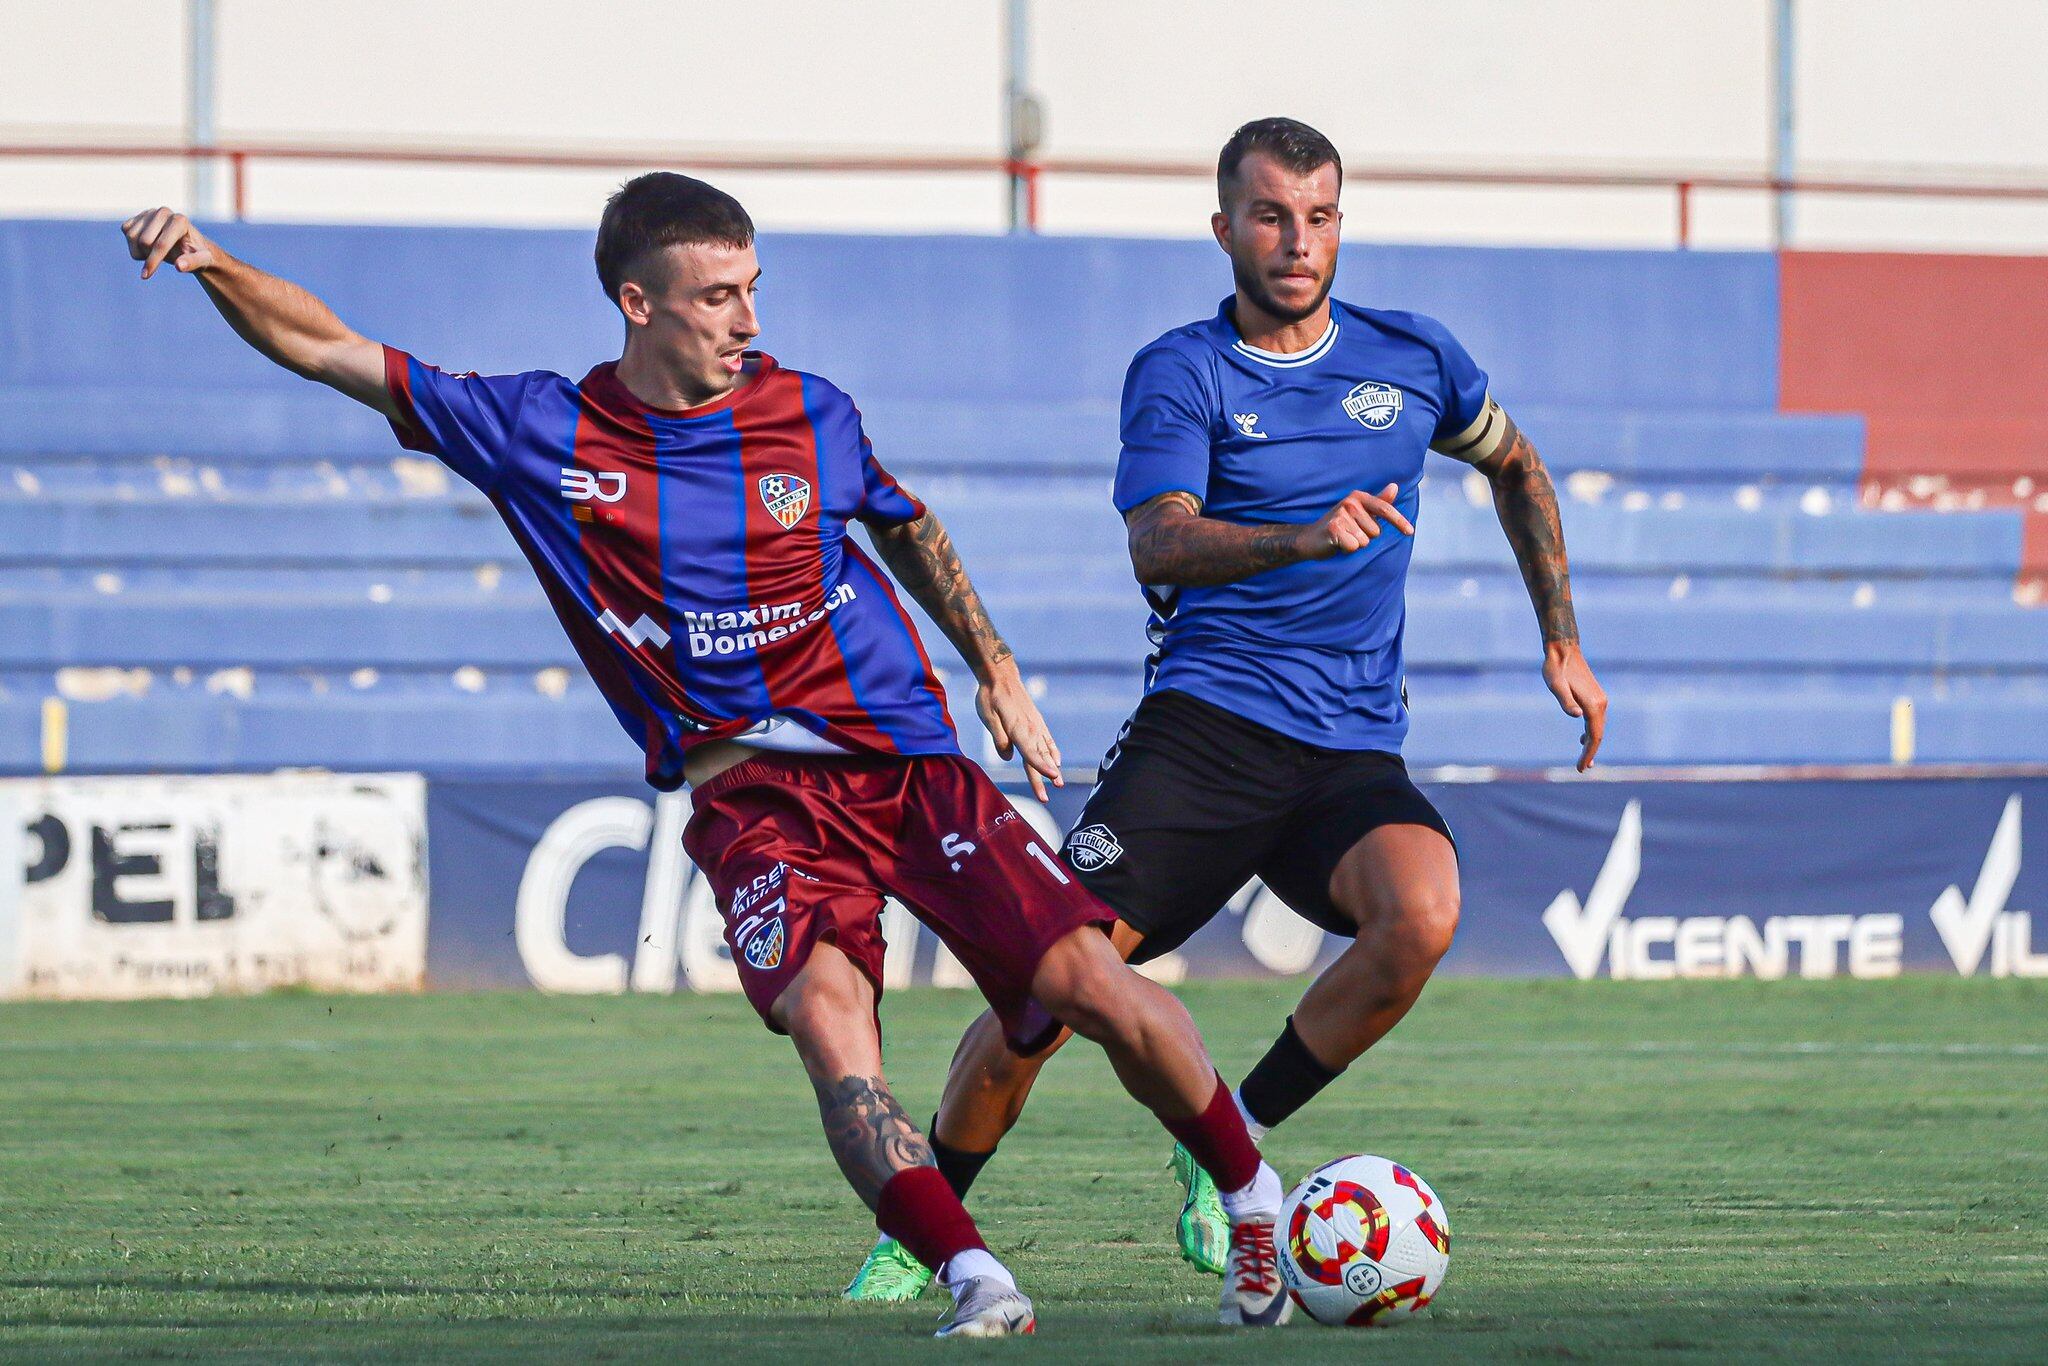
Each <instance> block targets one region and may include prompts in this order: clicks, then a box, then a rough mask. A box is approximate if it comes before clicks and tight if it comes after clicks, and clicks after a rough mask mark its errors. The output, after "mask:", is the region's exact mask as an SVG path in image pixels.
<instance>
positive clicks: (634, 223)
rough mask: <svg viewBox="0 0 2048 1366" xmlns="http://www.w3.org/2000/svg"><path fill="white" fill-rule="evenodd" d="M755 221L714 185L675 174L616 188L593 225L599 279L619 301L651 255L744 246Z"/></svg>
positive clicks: (639, 179) (656, 174)
mask: <svg viewBox="0 0 2048 1366" xmlns="http://www.w3.org/2000/svg"><path fill="white" fill-rule="evenodd" d="M753 240H754V220H753V219H751V218H749V217H747V211H746V210H745V209H743V208H741V207H740V202H739V200H737V199H734V198H733V197H732V196H731V195H729V194H727V193H726V192H725V191H724V190H721V189H719V188H717V187H716V186H713V185H707V184H705V183H704V182H703V181H701V180H697V179H694V178H692V177H690V176H686V175H677V174H676V173H675V172H674V171H650V172H648V173H647V174H646V175H638V176H634V177H633V178H632V179H631V180H629V181H627V182H626V183H625V184H623V185H621V186H619V188H618V191H617V193H615V194H613V195H612V197H611V198H610V199H608V200H606V201H605V205H604V217H603V218H602V219H600V220H598V224H597V278H598V279H599V280H600V281H602V282H603V284H604V292H605V296H606V297H607V298H609V299H610V300H611V301H612V302H613V303H617V302H618V301H619V289H620V287H621V286H622V285H624V284H625V283H626V276H627V274H628V272H630V271H631V270H632V269H633V268H634V267H635V266H636V265H637V264H639V263H640V261H641V260H643V259H644V258H645V257H646V256H647V255H648V254H649V253H651V252H657V251H661V250H663V249H664V248H667V247H682V246H690V245H692V244H695V243H698V242H708V243H712V244H714V245H717V246H722V247H744V246H747V245H749V244H750V243H752V242H753Z"/></svg>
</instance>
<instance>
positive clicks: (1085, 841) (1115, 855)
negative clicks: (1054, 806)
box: [1066, 825, 1124, 873]
mask: <svg viewBox="0 0 2048 1366" xmlns="http://www.w3.org/2000/svg"><path fill="white" fill-rule="evenodd" d="M1066 852H1067V862H1069V863H1071V864H1073V865H1074V866H1075V867H1076V868H1078V869H1080V870H1081V871H1082V872H1084V873H1092V872H1094V871H1095V870H1096V869H1097V868H1106V867H1108V866H1109V865H1110V864H1112V863H1115V862H1116V861H1117V860H1118V859H1120V858H1122V857H1123V854H1124V847H1123V845H1122V844H1120V843H1118V842H1117V837H1116V836H1115V835H1114V834H1112V833H1110V829H1109V827H1108V826H1106V825H1084V826H1082V827H1081V828H1080V829H1079V830H1076V831H1075V832H1074V833H1073V834H1071V835H1069V836H1067V850H1066Z"/></svg>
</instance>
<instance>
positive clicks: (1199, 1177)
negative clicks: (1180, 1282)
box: [1173, 1143, 1230, 1276]
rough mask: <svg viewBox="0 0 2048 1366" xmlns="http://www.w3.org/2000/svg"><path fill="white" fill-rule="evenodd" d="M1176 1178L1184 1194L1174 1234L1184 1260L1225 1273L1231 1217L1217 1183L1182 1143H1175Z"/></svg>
mask: <svg viewBox="0 0 2048 1366" xmlns="http://www.w3.org/2000/svg"><path fill="white" fill-rule="evenodd" d="M1173 1179H1174V1180H1176V1181H1178V1182H1180V1188H1181V1190H1182V1191H1183V1192H1184V1193H1185V1197H1186V1198H1185V1199H1183V1200H1182V1201H1181V1206H1180V1220H1179V1222H1178V1223H1177V1224H1176V1225H1175V1226H1174V1233H1175V1235H1176V1236H1177V1237H1178V1238H1179V1240H1180V1257H1181V1260H1182V1261H1184V1262H1186V1263H1188V1264H1189V1265H1190V1266H1193V1267H1195V1268H1197V1269H1198V1270H1201V1271H1206V1272H1208V1273H1209V1274H1210V1275H1212V1276H1221V1275H1222V1274H1223V1259H1224V1258H1225V1257H1226V1256H1228V1255H1229V1253H1230V1220H1228V1219H1226V1218H1224V1217H1223V1202H1222V1201H1221V1200H1220V1199H1218V1198H1217V1196H1216V1183H1215V1182H1214V1181H1211V1180H1210V1179H1209V1173H1207V1172H1205V1171H1203V1170H1202V1169H1201V1168H1200V1167H1199V1166H1197V1165H1196V1164H1195V1159H1194V1155H1193V1154H1191V1153H1190V1152H1188V1150H1187V1149H1186V1148H1183V1147H1182V1146H1181V1145H1180V1144H1178V1143H1176V1144H1174V1145H1173Z"/></svg>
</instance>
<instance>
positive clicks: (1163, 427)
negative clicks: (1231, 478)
mask: <svg viewBox="0 0 2048 1366" xmlns="http://www.w3.org/2000/svg"><path fill="white" fill-rule="evenodd" d="M1208 409H1209V403H1208V398H1207V395H1206V394H1205V393H1204V391H1203V388H1202V377H1201V375H1200V373H1199V372H1197V370H1196V369H1195V364H1194V362H1193V361H1192V360H1190V359H1188V357H1187V356H1185V355H1183V354H1182V353H1181V352H1179V351H1176V350H1174V349H1173V348H1171V347H1167V346H1155V347H1148V348H1147V349H1145V350H1143V351H1140V352H1139V353H1138V355H1137V358H1136V359H1135V360H1133V361H1132V362H1131V368H1130V370H1129V371H1128V372H1127V373H1126V374H1125V375H1124V397H1123V416H1122V422H1121V429H1122V436H1123V449H1122V451H1121V453H1119V454H1118V456H1117V461H1116V487H1115V490H1114V494H1113V497H1114V501H1115V503H1116V510H1117V511H1118V512H1129V511H1130V510H1131V509H1132V508H1134V507H1137V506H1138V505H1139V504H1141V503H1144V502H1146V501H1147V500H1149V499H1153V498H1157V497H1158V496H1159V495H1160V494H1162V493H1172V492H1175V491H1179V492H1182V493H1192V494H1193V495H1194V496H1195V497H1197V498H1200V499H1202V500H1203V501H1205V502H1206V501H1207V500H1208V497H1209V415H1208Z"/></svg>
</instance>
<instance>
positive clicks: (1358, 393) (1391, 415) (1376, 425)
mask: <svg viewBox="0 0 2048 1366" xmlns="http://www.w3.org/2000/svg"><path fill="white" fill-rule="evenodd" d="M1344 412H1345V415H1346V416H1348V417H1354V418H1356V419H1358V421H1360V422H1361V423H1363V424H1365V426H1367V427H1369V428H1371V429H1372V430H1373V431H1376V432H1383V431H1385V430H1386V429H1387V428H1389V427H1391V426H1393V425H1394V419H1395V418H1397V417H1399V416H1401V391H1400V390H1399V389H1396V388H1395V387H1394V386H1393V385H1391V384H1382V383H1380V382H1379V381H1378V380H1376V379H1369V380H1367V381H1365V382H1364V383H1363V384H1358V385H1354V386H1353V387H1352V390H1351V392H1350V393H1348V394H1346V395H1345V396H1344Z"/></svg>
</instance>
